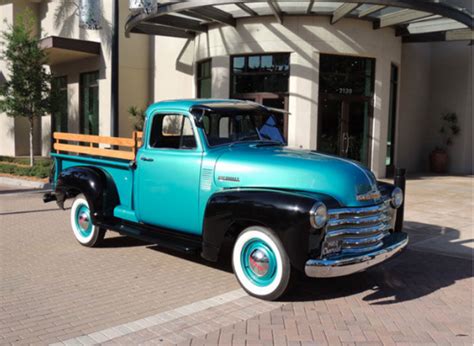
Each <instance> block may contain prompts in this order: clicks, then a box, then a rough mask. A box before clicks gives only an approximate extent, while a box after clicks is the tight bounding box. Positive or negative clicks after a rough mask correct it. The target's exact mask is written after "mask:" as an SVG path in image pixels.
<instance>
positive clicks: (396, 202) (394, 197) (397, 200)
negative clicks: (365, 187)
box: [390, 187, 404, 209]
mask: <svg viewBox="0 0 474 346" xmlns="http://www.w3.org/2000/svg"><path fill="white" fill-rule="evenodd" d="M403 200H404V197H403V190H402V189H401V188H399V187H395V188H394V189H393V191H392V194H391V195H390V205H391V206H392V208H394V209H398V208H400V207H401V206H402V204H403Z"/></svg>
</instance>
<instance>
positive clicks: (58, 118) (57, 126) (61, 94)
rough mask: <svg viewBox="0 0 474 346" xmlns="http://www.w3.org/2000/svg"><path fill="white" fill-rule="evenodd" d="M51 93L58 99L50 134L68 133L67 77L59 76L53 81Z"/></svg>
mask: <svg viewBox="0 0 474 346" xmlns="http://www.w3.org/2000/svg"><path fill="white" fill-rule="evenodd" d="M51 86H52V91H53V93H54V94H55V96H56V97H57V98H58V103H59V105H58V110H57V112H55V113H54V114H52V118H51V129H52V131H51V132H67V131H68V125H67V122H68V104H67V103H68V99H67V77H66V76H61V77H56V78H54V79H53V82H52V85H51Z"/></svg>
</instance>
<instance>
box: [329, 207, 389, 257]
mask: <svg viewBox="0 0 474 346" xmlns="http://www.w3.org/2000/svg"><path fill="white" fill-rule="evenodd" d="M393 215H394V211H393V209H392V208H391V207H390V202H389V201H386V202H384V203H382V204H379V205H377V206H373V207H366V208H341V209H332V210H329V221H328V223H327V225H326V232H325V236H324V240H323V244H322V249H321V256H322V257H331V256H339V255H354V254H363V253H365V252H369V251H373V250H377V249H379V248H381V247H382V246H383V239H384V238H385V237H386V236H387V235H389V234H390V230H391V229H392V228H393V222H392V221H393Z"/></svg>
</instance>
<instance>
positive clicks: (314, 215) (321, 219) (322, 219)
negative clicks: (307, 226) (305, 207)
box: [309, 202, 328, 229]
mask: <svg viewBox="0 0 474 346" xmlns="http://www.w3.org/2000/svg"><path fill="white" fill-rule="evenodd" d="M309 219H310V222H311V226H313V228H316V229H319V228H323V227H324V226H325V225H326V222H327V221H328V209H327V208H326V206H325V205H324V203H321V202H317V203H316V204H315V205H314V206H313V208H311V212H310V216H309Z"/></svg>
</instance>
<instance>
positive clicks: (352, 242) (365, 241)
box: [342, 233, 387, 248]
mask: <svg viewBox="0 0 474 346" xmlns="http://www.w3.org/2000/svg"><path fill="white" fill-rule="evenodd" d="M386 235H387V234H385V233H379V234H376V235H374V236H372V237H366V238H360V239H357V238H344V239H343V240H342V243H343V244H344V245H343V246H348V247H349V248H351V247H357V246H363V245H372V244H374V243H378V242H380V241H381V240H382V239H383V238H385V236H386Z"/></svg>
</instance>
